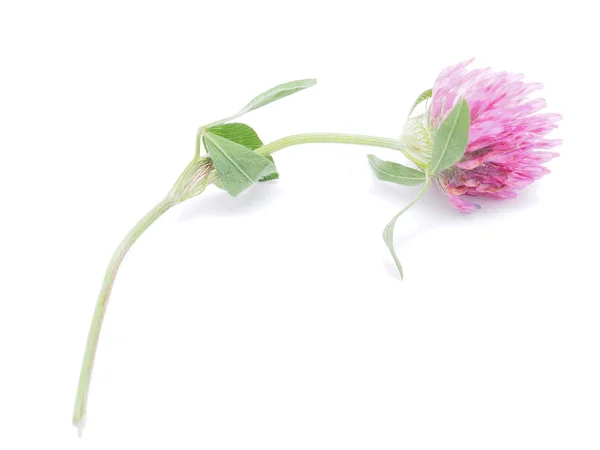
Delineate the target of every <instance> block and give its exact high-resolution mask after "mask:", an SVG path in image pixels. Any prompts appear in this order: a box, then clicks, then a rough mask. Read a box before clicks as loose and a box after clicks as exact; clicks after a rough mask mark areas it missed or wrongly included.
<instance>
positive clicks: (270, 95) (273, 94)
mask: <svg viewBox="0 0 600 450" xmlns="http://www.w3.org/2000/svg"><path fill="white" fill-rule="evenodd" d="M315 84H317V80H315V79H312V78H309V79H306V80H296V81H290V82H288V83H283V84H280V85H278V86H275V87H274V88H271V89H269V90H268V91H266V92H263V93H262V94H260V95H259V96H257V97H254V98H253V99H252V100H251V101H250V103H248V104H247V105H246V106H245V107H244V108H242V109H241V110H240V112H238V113H237V114H236V115H235V116H234V117H236V118H237V117H240V116H241V115H243V114H246V113H248V112H250V111H254V110H255V109H258V108H262V107H263V106H265V105H268V104H269V103H271V102H274V101H275V100H279V99H280V98H283V97H287V96H288V95H291V94H294V93H296V92H298V91H301V90H303V89H306V88H309V87H312V86H314V85H315Z"/></svg>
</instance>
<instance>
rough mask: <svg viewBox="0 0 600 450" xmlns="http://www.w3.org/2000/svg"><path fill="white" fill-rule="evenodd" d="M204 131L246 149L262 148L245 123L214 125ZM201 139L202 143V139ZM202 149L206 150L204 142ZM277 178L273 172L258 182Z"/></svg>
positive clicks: (256, 135) (254, 134)
mask: <svg viewBox="0 0 600 450" xmlns="http://www.w3.org/2000/svg"><path fill="white" fill-rule="evenodd" d="M206 131H208V132H210V133H213V134H216V135H218V136H221V137H224V138H225V139H229V140H230V141H232V142H235V143H236V144H240V145H243V146H244V147H248V148H249V149H250V150H256V149H258V148H260V147H262V146H263V143H262V141H261V140H260V138H259V137H258V134H256V131H254V129H253V128H252V127H250V126H248V125H246V124H245V123H224V124H220V125H215V126H214V127H210V128H208V129H207V130H206ZM202 139H203V142H204V137H203V138H202ZM204 148H207V147H206V142H204ZM207 151H208V149H207ZM266 158H267V159H268V160H269V161H271V162H272V163H273V164H275V162H274V161H273V157H272V156H271V155H267V156H266ZM277 178H279V173H277V172H274V173H272V174H270V175H267V176H265V177H263V178H261V179H260V180H258V181H259V182H263V181H270V180H275V179H277Z"/></svg>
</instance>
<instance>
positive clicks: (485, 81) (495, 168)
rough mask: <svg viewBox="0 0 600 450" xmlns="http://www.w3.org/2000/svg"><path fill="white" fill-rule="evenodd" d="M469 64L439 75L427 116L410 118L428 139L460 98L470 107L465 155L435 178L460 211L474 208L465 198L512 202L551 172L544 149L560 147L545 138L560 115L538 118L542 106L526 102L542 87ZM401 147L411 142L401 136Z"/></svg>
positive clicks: (551, 155)
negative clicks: (421, 126) (424, 130)
mask: <svg viewBox="0 0 600 450" xmlns="http://www.w3.org/2000/svg"><path fill="white" fill-rule="evenodd" d="M471 61H472V60H469V61H465V62H462V63H460V64H457V65H455V66H451V67H448V68H446V69H444V70H443V71H442V73H441V74H440V75H439V76H438V78H437V80H436V81H435V84H434V86H433V89H432V96H431V101H430V104H429V107H428V110H427V113H426V114H425V115H423V116H419V117H417V118H415V119H420V120H421V122H422V123H423V124H424V125H425V124H426V125H425V126H427V128H428V129H429V130H430V132H431V133H432V134H433V133H435V131H436V130H437V128H438V127H439V125H440V124H441V123H442V121H443V120H444V119H445V117H446V116H447V115H448V113H449V112H450V111H451V110H452V108H453V107H454V106H455V105H456V103H457V102H458V101H459V100H460V99H465V100H466V101H467V103H468V104H469V108H470V114H471V126H470V128H469V141H468V146H467V149H466V152H465V154H464V156H463V158H462V159H461V160H460V161H459V162H457V163H455V164H454V165H453V166H452V167H450V168H448V169H446V170H444V171H443V172H441V173H440V174H439V175H438V176H437V177H436V181H437V183H438V185H439V186H440V188H441V189H442V191H444V192H445V193H446V194H447V195H448V197H449V199H450V201H451V202H452V204H453V205H454V206H455V207H456V208H457V209H459V210H460V211H461V212H470V211H472V210H473V209H478V208H479V206H478V205H475V204H474V203H472V202H469V201H467V200H466V199H465V198H464V197H463V196H464V195H470V196H477V195H487V196H491V197H496V198H513V197H516V195H517V191H518V190H519V189H522V188H523V187H525V186H527V185H528V184H530V183H533V182H534V181H535V180H537V179H539V178H541V177H542V176H544V175H545V174H547V173H549V172H550V171H549V170H548V169H547V168H546V167H544V166H543V165H542V164H544V163H545V162H548V161H549V160H551V159H552V158H554V157H556V156H558V153H554V152H549V151H546V150H547V149H550V148H552V147H554V146H556V145H559V144H560V143H561V141H560V140H556V139H547V138H546V135H547V134H548V133H549V132H550V131H552V130H553V129H554V128H556V127H557V122H558V121H559V120H560V119H561V116H560V115H559V114H548V113H546V114H542V113H539V111H540V110H542V109H543V108H545V107H546V102H545V101H544V100H543V99H541V98H533V99H530V98H529V95H530V94H531V93H532V92H534V91H536V90H539V89H541V88H542V85H541V84H539V83H525V82H523V81H522V78H523V75H521V74H511V73H506V72H493V71H491V69H489V68H487V69H472V70H469V69H468V68H467V66H468V65H469V64H470V63H471ZM409 120H414V119H409ZM410 128H415V127H414V125H411V127H410ZM407 131H408V130H407ZM420 141H421V142H424V141H423V140H422V139H420ZM403 142H407V143H409V142H410V140H409V139H407V137H403ZM410 147H411V148H413V149H416V147H415V146H414V145H411V146H410ZM421 154H422V155H423V154H425V155H426V153H423V152H421Z"/></svg>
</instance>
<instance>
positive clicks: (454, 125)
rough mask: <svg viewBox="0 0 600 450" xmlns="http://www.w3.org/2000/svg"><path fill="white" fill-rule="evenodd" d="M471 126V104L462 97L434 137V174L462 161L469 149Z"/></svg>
mask: <svg viewBox="0 0 600 450" xmlns="http://www.w3.org/2000/svg"><path fill="white" fill-rule="evenodd" d="M470 126H471V113H470V110H469V104H468V103H467V101H466V100H465V99H462V100H460V101H459V102H458V103H457V104H456V105H455V106H454V108H452V111H450V114H448V116H447V117H446V119H444V121H443V122H442V123H441V125H440V126H439V128H438V129H437V131H436V133H435V136H434V137H433V146H432V149H431V162H430V164H429V170H430V173H431V174H432V175H436V174H438V173H440V172H441V171H443V170H445V169H447V168H448V167H450V166H452V164H454V163H456V162H458V161H460V159H461V158H462V157H463V155H464V154H465V151H466V150H467V145H468V143H469V127H470Z"/></svg>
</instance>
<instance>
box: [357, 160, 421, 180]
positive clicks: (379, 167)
mask: <svg viewBox="0 0 600 450" xmlns="http://www.w3.org/2000/svg"><path fill="white" fill-rule="evenodd" d="M368 158H369V163H370V164H371V167H373V170H375V175H377V178H379V179H380V180H383V181H391V182H392V183H397V184H402V185H404V186H417V185H419V184H422V183H424V182H425V178H426V177H425V174H424V173H423V172H421V171H419V170H415V169H411V168H410V167H406V166H403V165H402V164H398V163H395V162H391V161H383V160H381V159H379V158H378V157H377V156H375V155H368Z"/></svg>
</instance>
